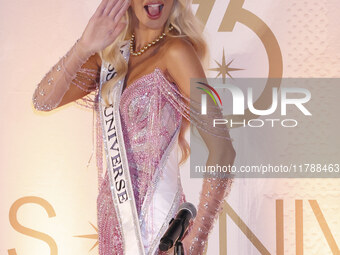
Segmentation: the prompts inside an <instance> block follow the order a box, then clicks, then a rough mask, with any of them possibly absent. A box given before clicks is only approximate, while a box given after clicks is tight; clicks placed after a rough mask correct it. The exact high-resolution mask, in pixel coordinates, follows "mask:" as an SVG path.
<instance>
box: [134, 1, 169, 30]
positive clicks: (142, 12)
mask: <svg viewBox="0 0 340 255" xmlns="http://www.w3.org/2000/svg"><path fill="white" fill-rule="evenodd" d="M174 1H175V0H132V1H131V8H132V12H133V13H134V15H135V17H136V18H137V20H138V22H139V23H140V24H142V25H144V26H146V27H148V28H150V29H161V28H162V27H163V26H164V24H165V23H166V21H167V20H168V18H169V16H170V13H171V10H172V5H173V3H174Z"/></svg>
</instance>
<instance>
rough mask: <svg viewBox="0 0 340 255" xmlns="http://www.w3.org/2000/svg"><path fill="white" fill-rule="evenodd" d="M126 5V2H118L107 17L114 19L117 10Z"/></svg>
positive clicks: (122, 0)
mask: <svg viewBox="0 0 340 255" xmlns="http://www.w3.org/2000/svg"><path fill="white" fill-rule="evenodd" d="M125 3H126V0H119V2H118V3H117V4H116V5H115V6H114V7H113V8H112V10H111V11H110V13H109V16H110V17H111V18H112V17H115V16H116V15H117V13H118V11H119V10H121V9H122V7H123V5H124V4H125Z"/></svg>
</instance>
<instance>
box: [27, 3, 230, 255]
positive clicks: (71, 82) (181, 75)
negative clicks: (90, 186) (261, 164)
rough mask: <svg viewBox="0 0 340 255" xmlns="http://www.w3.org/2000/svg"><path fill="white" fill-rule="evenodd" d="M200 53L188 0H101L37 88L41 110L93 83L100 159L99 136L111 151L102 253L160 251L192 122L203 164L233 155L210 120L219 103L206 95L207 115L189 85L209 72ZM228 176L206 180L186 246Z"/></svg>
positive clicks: (197, 250)
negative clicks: (203, 151)
mask: <svg viewBox="0 0 340 255" xmlns="http://www.w3.org/2000/svg"><path fill="white" fill-rule="evenodd" d="M206 56H207V47H206V43H205V42H204V40H203V38H202V27H201V26H200V24H199V22H198V21H197V20H196V18H195V17H194V15H193V13H192V11H191V1H190V0H144V1H143V0H132V1H125V0H102V2H101V3H100V5H99V7H98V8H97V10H96V12H95V13H94V15H93V16H92V17H91V19H90V21H89V23H88V25H87V27H86V29H85V30H84V32H83V34H82V36H81V38H80V39H79V40H77V42H76V43H75V45H74V46H73V47H72V48H71V49H70V51H69V52H68V53H67V54H66V55H65V56H64V57H63V58H61V59H60V60H59V62H58V63H57V64H56V65H55V66H53V67H52V69H51V70H50V71H49V72H48V73H47V74H46V76H45V77H44V78H43V79H42V81H41V82H40V83H39V85H38V87H37V88H36V90H35V92H34V95H33V103H34V106H35V108H36V109H37V110H42V111H50V110H53V109H55V108H57V107H60V106H62V105H65V104H67V103H69V102H72V101H75V100H78V99H84V96H86V95H88V94H89V93H90V92H92V91H96V92H97V95H96V99H95V100H94V108H95V110H96V112H97V116H98V118H97V120H98V123H99V125H100V127H101V129H98V130H97V134H98V141H99V145H98V147H97V149H98V151H99V153H98V154H99V156H98V158H97V160H98V161H100V160H101V156H100V152H101V143H100V142H101V141H102V140H103V141H104V146H105V150H106V151H105V155H106V160H107V170H106V172H105V175H104V177H103V178H102V175H101V174H99V186H100V189H99V195H98V199H97V203H98V230H99V253H100V254H101V255H109V254H110V255H111V254H161V253H162V252H160V251H159V250H158V244H159V240H160V238H161V237H162V235H163V234H164V232H165V231H166V228H167V225H168V222H169V220H170V219H171V218H172V217H173V216H174V215H175V213H176V211H177V209H178V207H179V205H180V204H181V203H182V202H184V201H185V197H184V194H183V190H182V187H181V182H180V179H179V173H178V169H179V165H178V159H177V148H178V146H179V147H180V148H181V151H182V158H181V161H180V164H181V163H183V162H184V161H185V160H186V159H187V157H188V155H189V152H190V149H189V147H188V144H187V143H186V141H185V138H184V132H185V131H186V129H187V128H188V126H189V122H191V123H192V124H194V125H195V126H196V127H198V131H199V133H200V135H201V137H202V138H203V140H204V142H205V144H206V145H207V147H208V150H209V156H208V160H207V165H216V164H220V165H232V164H233V162H234V158H235V151H234V149H233V146H232V144H231V140H230V137H229V133H228V129H227V128H226V127H213V126H212V119H214V118H221V117H222V115H221V111H220V108H219V107H216V106H215V105H214V103H213V102H212V100H210V99H209V100H208V102H207V107H208V113H209V114H208V115H201V114H200V113H199V112H200V103H199V102H200V98H201V92H202V90H199V89H197V90H191V91H190V78H192V77H200V78H205V74H204V69H203V66H202V63H203V62H204V59H205V57H206ZM202 86H203V85H199V84H198V85H197V87H202ZM84 100H85V99H84ZM85 101H86V100H85ZM189 102H190V106H189ZM177 145H178V146H177ZM231 183H232V179H231V178H205V179H204V181H203V187H202V192H201V195H200V202H199V205H198V213H197V216H196V218H195V220H194V221H193V222H192V224H191V227H190V230H189V231H188V232H187V233H186V235H185V237H184V239H183V246H184V250H185V254H202V252H203V250H204V248H205V244H206V240H207V238H208V234H209V232H210V231H211V229H212V226H213V222H214V220H215V218H216V216H217V213H218V210H219V209H220V205H221V202H222V201H223V199H224V198H225V197H226V196H227V194H228V193H229V189H230V186H231ZM171 252H172V251H171Z"/></svg>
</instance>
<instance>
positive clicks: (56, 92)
mask: <svg viewBox="0 0 340 255" xmlns="http://www.w3.org/2000/svg"><path fill="white" fill-rule="evenodd" d="M98 57H99V55H98V54H97V53H96V54H92V53H91V52H90V51H87V50H86V47H85V46H83V45H82V41H81V40H78V41H77V42H76V43H75V44H74V45H73V46H72V48H71V49H70V50H69V51H68V52H67V53H66V54H65V55H64V56H63V57H62V58H61V59H60V60H59V61H58V62H57V63H56V64H55V65H54V66H53V67H52V68H51V70H50V71H49V72H48V73H47V74H46V75H45V76H44V78H43V79H42V80H41V81H40V82H39V84H38V86H37V87H36V89H35V91H34V93H33V98H32V100H33V105H34V108H35V109H36V110H39V111H51V110H53V109H55V108H57V107H59V106H62V105H64V104H67V103H69V102H72V101H75V100H77V99H79V98H82V97H83V96H85V95H87V94H88V93H90V92H91V91H93V90H95V89H97V88H98V84H99V75H100V65H99V63H98V61H99V59H98ZM99 58H100V57H99Z"/></svg>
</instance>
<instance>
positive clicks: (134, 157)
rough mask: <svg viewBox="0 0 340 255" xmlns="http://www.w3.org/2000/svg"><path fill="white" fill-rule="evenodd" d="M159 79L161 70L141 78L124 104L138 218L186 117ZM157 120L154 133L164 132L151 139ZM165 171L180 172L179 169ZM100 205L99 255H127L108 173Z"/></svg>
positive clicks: (130, 88) (123, 120)
mask: <svg viewBox="0 0 340 255" xmlns="http://www.w3.org/2000/svg"><path fill="white" fill-rule="evenodd" d="M159 76H162V77H163V78H165V77H164V75H163V72H162V71H161V69H159V68H156V69H155V70H154V71H153V72H152V73H149V74H147V75H145V76H143V77H141V78H139V79H138V80H136V81H135V82H133V83H132V84H130V85H129V86H128V87H127V88H126V89H125V90H124V91H123V93H122V95H121V101H120V116H121V123H122V129H123V133H124V142H125V148H126V153H127V158H128V162H129V169H130V175H131V181H132V184H133V189H134V196H135V201H136V207H137V212H138V215H140V214H141V207H142V205H143V202H144V200H145V196H146V192H147V190H148V189H149V188H150V185H156V183H153V179H154V174H155V173H156V169H157V166H158V165H159V164H160V159H161V158H162V156H163V154H164V152H165V150H166V149H167V148H168V146H169V144H170V141H171V138H172V137H173V136H174V134H175V131H176V129H177V128H179V127H180V125H181V118H182V115H181V114H180V113H179V112H178V111H176V109H175V108H174V107H173V106H172V105H171V104H170V103H169V102H168V101H167V100H166V99H165V98H164V97H163V96H162V95H161V93H159V86H158V84H157V81H158V80H157V77H159ZM151 95H153V96H151ZM158 97H159V98H158ZM156 98H158V99H157V100H159V102H160V104H158V103H154V101H153V99H156ZM157 107H160V109H156V108H157ZM155 113H158V114H160V115H159V116H152V117H153V118H150V116H151V115H152V114H154V115H157V114H155ZM158 117H160V118H158ZM153 119H160V120H161V121H160V122H158V123H153V124H152V125H153V126H152V128H151V129H152V130H159V131H160V132H159V134H158V135H156V136H153V135H152V136H151V135H150V132H151V130H150V128H149V127H150V125H149V124H150V121H152V120H153ZM150 146H152V148H150ZM150 150H152V151H150ZM153 159H154V160H153ZM145 162H152V164H151V165H152V168H153V169H149V168H147V169H145V167H144V166H145ZM164 170H167V171H177V169H164ZM180 196H181V197H180V199H179V200H177V201H176V202H175V204H174V207H173V208H174V210H173V212H172V213H171V214H172V216H174V213H175V212H176V210H177V207H178V206H179V204H180V203H182V202H183V201H184V196H183V193H182V194H180ZM97 204H98V230H99V254H100V255H113V254H123V253H122V243H121V240H122V239H121V232H120V229H119V225H118V221H117V217H116V214H115V208H114V205H113V202H112V195H111V190H110V181H109V176H108V173H107V172H106V174H105V178H104V180H103V182H102V184H101V187H100V191H99V195H98V199H97ZM158 253H159V254H165V253H161V252H158Z"/></svg>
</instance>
